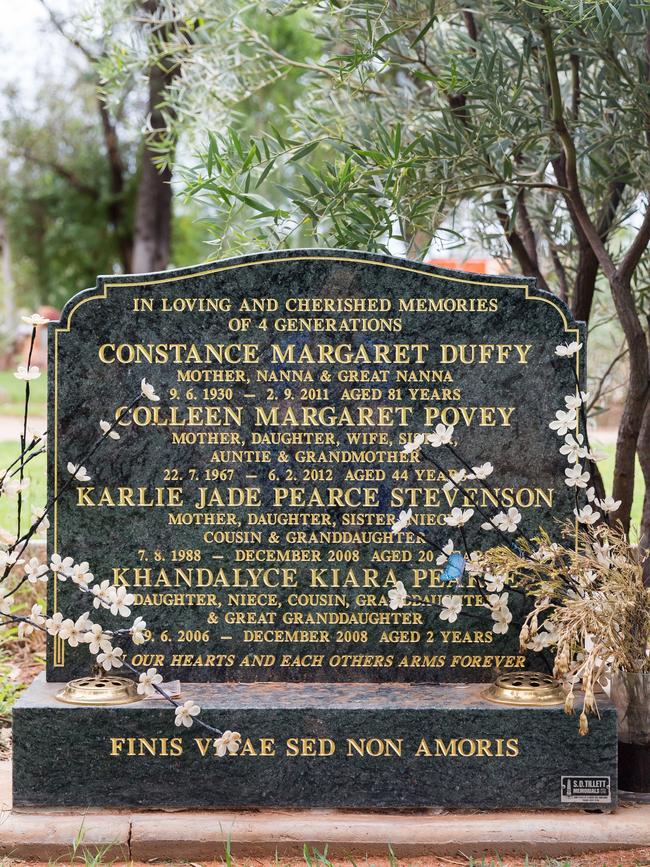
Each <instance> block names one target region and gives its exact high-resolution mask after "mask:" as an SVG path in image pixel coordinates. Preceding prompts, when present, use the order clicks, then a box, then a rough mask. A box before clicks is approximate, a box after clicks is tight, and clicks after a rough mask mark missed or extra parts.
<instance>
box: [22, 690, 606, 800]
mask: <svg viewBox="0 0 650 867" xmlns="http://www.w3.org/2000/svg"><path fill="white" fill-rule="evenodd" d="M60 688H61V686H60V685H59V684H54V683H46V682H45V681H44V679H43V676H41V677H39V678H38V679H37V680H36V681H35V682H34V683H33V684H32V685H31V686H30V687H29V689H28V690H27V691H26V692H25V693H24V694H23V695H22V697H21V698H20V700H19V701H18V702H17V704H16V706H15V708H14V715H13V722H14V771H13V797H14V805H15V806H17V807H78V808H81V807H83V808H88V807H90V808H96V807H130V808H132V807H140V808H141V807H144V808H160V807H162V808H165V807H167V808H188V807H192V808H215V807H219V808H242V807H246V808H260V807H264V808H277V807H300V808H304V807H315V808H327V807H336V808H345V807H347V808H354V809H368V808H370V809H374V808H385V809H395V808H414V807H423V808H431V807H437V808H448V809H458V808H461V809H467V808H474V809H509V808H525V809H531V808H537V809H540V808H542V809H556V810H571V809H585V808H591V809H598V810H601V811H604V812H608V811H610V810H613V809H614V808H615V806H616V800H617V792H616V765H617V741H616V715H615V711H614V709H613V708H612V707H611V706H609V705H607V704H606V702H604V701H603V702H602V704H601V709H600V719H593V720H592V721H591V726H590V733H589V735H588V737H580V736H579V734H578V721H577V718H576V717H568V716H567V715H566V714H565V713H564V711H563V708H562V707H557V706H556V707H546V708H513V707H506V706H503V705H496V704H492V703H490V702H488V701H485V700H484V699H483V698H482V697H481V692H482V689H483V687H482V686H480V685H478V684H474V685H470V686H464V687H460V686H433V685H422V684H418V685H397V684H390V685H381V686H375V685H369V684H337V685H335V684H320V685H318V684H211V685H204V684H185V685H184V687H183V696H182V700H186V699H188V698H191V699H194V700H196V701H197V702H198V703H199V704H200V705H201V707H202V709H203V711H202V718H203V719H205V720H206V722H209V723H210V724H211V725H213V726H217V727H219V728H221V729H233V730H237V731H240V732H241V733H242V748H241V752H240V753H239V754H238V755H236V756H226V757H224V758H219V757H217V756H216V755H215V752H214V749H213V738H212V736H211V735H210V734H209V733H208V732H206V731H205V730H202V729H201V728H199V726H198V725H196V724H195V725H194V726H193V727H192V728H191V729H186V728H177V727H176V726H175V725H174V711H173V709H171V708H170V707H169V705H168V704H166V703H165V702H164V701H162V700H160V699H153V700H147V701H142V702H137V703H134V704H130V705H123V706H119V707H91V708H86V707H75V706H72V705H66V704H62V703H60V702H59V701H57V700H56V698H55V694H56V692H57V691H58V690H59V689H60Z"/></svg>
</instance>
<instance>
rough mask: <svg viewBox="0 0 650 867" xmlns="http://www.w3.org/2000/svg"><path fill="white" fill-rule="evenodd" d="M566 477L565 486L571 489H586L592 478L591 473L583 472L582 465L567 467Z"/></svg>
mask: <svg viewBox="0 0 650 867" xmlns="http://www.w3.org/2000/svg"><path fill="white" fill-rule="evenodd" d="M564 475H565V479H564V484H565V485H567V487H569V488H586V487H587V485H588V484H589V479H590V478H591V476H590V475H589V473H588V472H587V471H586V470H583V468H582V464H574V466H572V467H567V468H566V470H565V471H564Z"/></svg>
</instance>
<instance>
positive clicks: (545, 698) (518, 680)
mask: <svg viewBox="0 0 650 867" xmlns="http://www.w3.org/2000/svg"><path fill="white" fill-rule="evenodd" d="M482 695H483V698H486V699H487V700H488V701H494V702H496V703H497V704H510V705H518V706H519V707H548V706H549V705H555V704H564V698H565V693H564V690H563V689H562V684H560V683H558V682H557V680H554V679H553V678H552V677H551V675H550V674H540V673H539V672H536V671H519V672H516V671H510V672H508V673H507V674H502V675H500V676H499V677H497V679H496V680H495V681H494V683H493V684H491V685H490V686H489V687H488V688H487V689H485V690H484V691H483V693H482Z"/></svg>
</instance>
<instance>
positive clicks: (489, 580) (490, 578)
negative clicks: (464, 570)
mask: <svg viewBox="0 0 650 867" xmlns="http://www.w3.org/2000/svg"><path fill="white" fill-rule="evenodd" d="M484 580H485V589H486V590H487V592H488V593H492V594H494V593H501V591H502V590H503V588H504V585H505V575H501V574H497V575H493V574H492V573H491V572H486V573H485V576H484Z"/></svg>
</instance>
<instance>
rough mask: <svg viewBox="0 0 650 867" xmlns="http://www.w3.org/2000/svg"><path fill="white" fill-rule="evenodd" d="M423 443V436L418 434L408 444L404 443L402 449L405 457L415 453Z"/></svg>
mask: <svg viewBox="0 0 650 867" xmlns="http://www.w3.org/2000/svg"><path fill="white" fill-rule="evenodd" d="M423 442H424V434H422V433H419V434H416V435H415V437H414V438H413V439H412V440H411V442H410V443H406V444H405V445H404V448H403V449H402V451H403V452H405V453H406V454H407V455H410V454H411V453H412V452H416V451H417V450H418V449H419V448H420V446H421V445H422V443H423Z"/></svg>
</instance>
